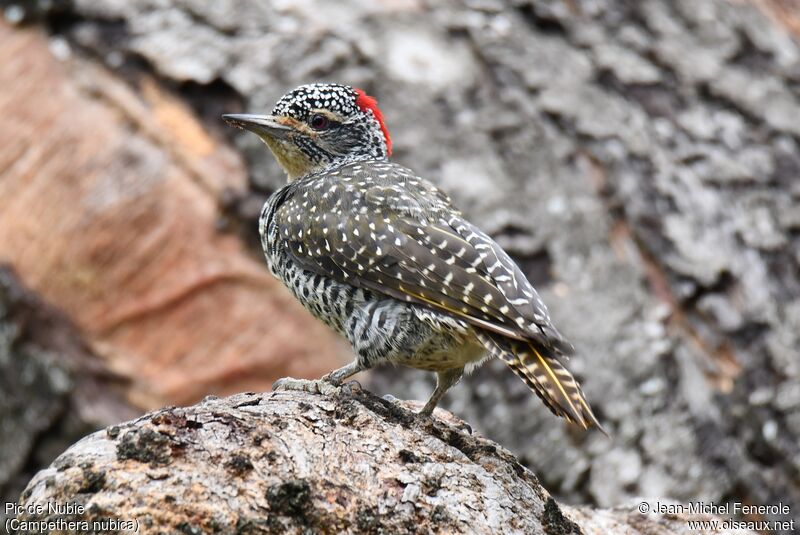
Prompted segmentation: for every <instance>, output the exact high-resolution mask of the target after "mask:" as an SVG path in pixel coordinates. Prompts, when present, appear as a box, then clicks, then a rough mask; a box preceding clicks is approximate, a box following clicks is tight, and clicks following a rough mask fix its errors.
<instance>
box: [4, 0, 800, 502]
mask: <svg viewBox="0 0 800 535" xmlns="http://www.w3.org/2000/svg"><path fill="white" fill-rule="evenodd" d="M49 6H50V7H49V9H50V11H46V12H40V13H39V15H38V16H43V17H45V18H44V19H42V20H44V23H45V24H47V25H48V26H49V28H50V30H51V31H52V32H53V35H54V37H53V39H52V41H51V44H52V46H51V48H53V50H55V51H56V52H58V53H59V54H61V55H69V53H70V52H73V53H75V54H73V55H87V56H90V57H93V58H95V59H96V60H98V61H100V62H104V63H106V65H108V66H109V67H111V68H112V69H115V70H116V71H117V72H118V73H120V74H121V75H122V76H126V77H128V78H129V79H131V80H133V81H134V83H135V82H136V80H138V79H140V77H142V76H152V77H154V78H155V79H156V80H157V81H158V83H159V84H162V86H165V87H170V88H172V89H174V90H175V91H177V92H178V93H179V94H180V95H182V96H183V97H184V98H185V99H186V100H187V101H188V102H190V103H192V104H193V105H194V106H195V110H196V111H197V113H198V115H200V116H201V117H203V118H205V119H206V126H207V128H209V129H211V130H215V129H216V130H217V131H220V130H221V128H222V127H221V126H220V125H219V122H218V119H217V117H216V115H217V114H218V112H219V111H221V110H220V107H221V106H222V105H223V103H238V104H239V105H240V106H241V109H243V110H247V111H254V112H260V111H266V110H268V109H269V108H270V107H271V105H272V103H273V102H274V100H275V99H276V98H277V97H279V96H280V95H281V94H282V93H284V92H285V91H286V90H287V89H289V88H291V87H293V86H294V85H296V84H298V83H305V82H309V81H314V80H334V81H340V82H346V83H352V84H354V85H358V86H362V87H365V88H366V89H367V90H368V91H370V92H371V93H373V94H376V95H377V96H378V97H380V101H381V104H382V109H383V110H384V113H385V115H386V117H387V121H388V123H389V127H390V130H391V132H392V133H393V139H394V142H395V143H394V144H395V148H396V152H395V155H396V159H397V160H398V161H400V162H401V163H404V164H407V165H409V166H411V167H412V168H414V169H415V170H417V171H418V172H420V173H421V174H424V175H426V176H428V177H430V178H431V179H432V180H434V181H436V182H438V183H439V184H440V185H441V186H442V187H443V188H445V189H446V190H448V191H449V192H450V193H452V195H453V197H455V199H456V200H457V202H458V203H459V204H460V205H461V207H462V208H463V209H464V210H465V212H466V213H467V215H468V216H469V217H470V218H471V219H472V220H474V221H475V222H476V223H477V224H479V225H480V226H481V227H483V228H484V229H485V230H487V231H488V232H490V233H491V234H493V235H494V236H495V237H496V238H497V239H498V240H499V241H500V243H501V244H502V245H503V246H504V247H506V248H507V249H508V250H509V252H510V253H512V254H513V256H514V257H515V258H516V259H517V260H518V261H519V262H520V263H521V264H522V266H523V267H524V269H525V271H526V272H527V274H528V275H529V276H530V278H531V280H532V281H533V282H534V283H535V284H536V285H537V287H539V288H540V289H541V290H542V293H543V297H544V299H545V301H546V302H547V303H548V304H549V305H550V308H551V311H552V315H553V317H554V319H555V321H556V323H557V324H558V325H559V328H560V330H561V331H562V332H564V333H565V334H566V335H567V336H568V337H570V338H571V339H572V340H573V341H574V342H575V344H576V346H577V348H578V356H577V357H576V358H574V359H573V360H572V362H571V363H570V367H571V368H572V369H573V370H575V371H576V372H577V374H578V375H580V376H581V377H582V378H583V384H584V385H585V391H586V394H587V397H588V398H589V399H590V400H591V401H592V403H593V406H594V407H596V408H597V412H598V416H599V417H600V419H601V420H602V421H603V424H604V425H605V426H606V427H607V428H608V429H609V431H610V433H611V435H612V436H613V439H614V441H613V444H612V445H611V446H609V445H608V443H606V442H605V441H604V439H603V438H602V437H601V436H599V435H595V434H588V435H587V434H580V433H572V432H571V430H570V429H569V428H567V427H563V426H561V425H560V424H559V423H557V422H555V421H554V420H553V419H552V418H551V417H550V416H549V414H548V413H547V412H546V410H545V409H544V408H543V407H542V406H541V405H540V404H539V402H538V400H536V399H535V398H534V397H533V396H531V395H530V393H529V392H528V391H527V389H526V387H525V386H524V385H523V384H522V383H520V382H518V381H517V380H516V379H515V378H513V377H512V376H511V374H509V373H507V372H506V371H505V370H503V369H502V367H501V366H498V365H490V366H486V367H485V368H483V369H481V370H479V371H478V372H477V373H476V374H475V375H474V376H473V377H471V378H469V379H467V380H465V381H464V382H463V383H462V384H461V385H460V386H459V387H457V388H456V389H455V390H454V391H453V393H452V394H451V395H450V396H448V398H447V399H446V403H447V405H448V406H449V407H450V408H451V409H452V410H453V411H454V412H455V413H456V414H458V415H459V416H461V417H463V418H465V419H466V420H467V421H469V422H471V423H472V424H473V425H474V426H475V427H476V428H477V429H479V430H480V431H481V432H482V433H483V434H485V435H487V436H489V437H491V438H492V439H494V440H496V441H498V442H499V443H501V444H503V445H504V446H506V447H508V448H509V449H510V450H512V451H513V452H515V453H516V454H518V455H519V456H520V459H521V462H523V463H524V464H526V465H528V466H530V467H531V468H533V469H534V470H535V471H536V473H537V474H539V476H540V478H541V479H542V481H543V483H544V484H545V486H546V487H547V488H548V489H550V490H551V491H552V492H553V493H554V494H555V495H557V496H559V497H561V498H563V499H564V500H566V501H571V502H577V503H595V504H598V505H600V506H604V507H605V506H612V505H615V504H618V503H623V502H625V501H626V500H628V499H630V498H631V497H633V496H637V495H644V496H672V497H675V498H677V499H680V500H698V499H700V500H706V501H715V502H720V501H725V500H736V501H742V502H750V503H756V504H767V503H777V502H781V501H782V502H783V503H788V504H790V505H791V507H792V512H793V514H794V515H795V516H796V515H797V514H798V513H797V512H798V511H800V386H799V385H800V383H799V382H798V379H800V202H799V201H800V179H799V177H800V149H799V148H798V140H799V139H800V102H799V101H798V96H797V95H798V88H799V87H800V63H799V62H798V58H800V48H798V45H797V43H796V42H795V41H794V40H793V39H792V37H791V36H790V34H789V33H787V32H786V31H784V29H783V28H782V27H781V24H785V25H786V27H788V28H794V29H795V31H797V28H798V25H797V22H796V21H797V12H796V11H792V8H793V2H791V1H789V0H759V1H757V2H755V1H754V2H744V1H736V2H734V1H730V2H729V1H724V0H704V1H696V0H675V1H663V0H641V1H624V0H536V1H526V0H508V1H507V2H500V1H497V0H461V1H457V0H451V1H443V2H430V3H426V2H423V1H422V0H384V1H374V2H363V3H362V2H356V1H355V0H352V1H342V2H326V1H318V2H315V1H312V0H308V1H303V2H273V3H267V2H261V1H259V0H238V1H233V0H218V1H215V2H201V1H191V0H173V1H166V0H165V1H161V2H156V1H152V2H147V1H140V2H132V1H128V0H75V1H73V2H70V3H68V4H67V3H59V2H56V3H51V4H49ZM53 6H56V7H53ZM758 6H761V7H764V8H766V9H765V10H764V11H766V12H767V13H768V14H769V16H766V15H764V14H763V12H762V11H760V10H759V9H758ZM30 13H31V15H30V16H31V18H32V19H33V18H35V16H37V15H36V12H35V10H31V11H30ZM228 105H229V106H230V107H231V108H233V107H234V106H233V104H228ZM225 111H239V110H238V109H227V110H225ZM173 132H174V131H173ZM235 143H236V145H237V146H238V147H239V148H240V149H241V150H243V151H244V153H245V154H246V157H247V159H248V164H249V169H250V170H251V173H252V175H251V181H250V190H251V192H245V191H240V192H238V193H236V194H228V195H225V196H224V200H225V202H224V204H225V206H226V207H227V208H228V211H229V215H231V216H233V218H234V219H239V220H241V221H243V222H244V224H245V227H244V228H247V229H251V230H250V234H249V236H250V237H251V238H252V233H253V232H254V229H255V223H254V218H255V214H256V213H257V209H256V210H254V209H253V206H258V199H259V198H262V197H260V196H261V195H263V193H264V192H265V191H267V192H268V191H270V190H272V189H274V188H275V187H276V186H277V185H278V184H279V183H280V182H281V181H282V176H281V173H280V172H279V170H278V169H277V167H276V166H275V164H274V162H273V161H272V159H271V157H270V155H269V154H268V153H267V151H266V150H264V148H263V146H261V145H260V144H259V143H258V142H257V141H256V140H255V139H254V138H253V137H252V136H249V137H248V136H243V137H236V138H235ZM0 146H3V145H0ZM252 192H257V193H252ZM252 241H253V240H251V242H252ZM309 324H310V323H309ZM154 379H155V378H154ZM371 381H372V382H371V385H372V388H374V389H375V390H376V391H379V392H381V393H392V394H393V395H395V396H398V397H409V398H425V397H426V396H427V395H428V394H429V392H430V389H431V387H432V381H431V379H430V378H428V377H426V376H423V375H421V374H414V373H405V372H400V373H398V372H396V371H391V372H389V373H385V372H383V373H381V372H378V373H376V374H373V376H372V378H371Z"/></svg>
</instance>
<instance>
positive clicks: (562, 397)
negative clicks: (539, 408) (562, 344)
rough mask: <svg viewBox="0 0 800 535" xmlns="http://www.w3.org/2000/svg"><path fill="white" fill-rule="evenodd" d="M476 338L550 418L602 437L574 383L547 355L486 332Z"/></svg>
mask: <svg viewBox="0 0 800 535" xmlns="http://www.w3.org/2000/svg"><path fill="white" fill-rule="evenodd" d="M479 338H480V340H481V342H482V343H483V345H484V346H486V348H487V349H488V350H489V352H490V353H491V354H492V355H493V356H495V357H497V358H499V359H501V360H502V361H503V362H505V363H506V364H507V365H508V367H509V368H511V370H512V371H513V372H514V373H515V374H517V376H519V378H520V379H522V380H523V381H525V384H527V385H528V387H529V388H530V389H531V390H533V391H534V392H535V393H536V395H537V396H539V398H540V399H541V400H542V401H543V402H544V404H545V405H547V408H548V409H550V411H552V413H553V414H555V415H556V416H561V417H562V418H565V419H566V420H567V421H569V422H573V423H576V424H578V425H580V426H582V427H583V428H584V429H588V428H589V427H591V426H592V425H595V426H597V428H598V429H600V430H601V431H602V432H603V433H605V430H604V429H603V427H602V426H601V425H600V423H599V422H598V421H597V418H595V415H594V413H593V412H592V409H591V408H590V407H589V404H588V403H587V402H586V398H585V397H584V395H583V391H582V390H581V387H580V385H579V384H578V381H576V380H575V378H574V377H573V376H572V374H571V373H570V372H569V370H567V369H566V368H565V367H564V366H563V365H562V364H561V362H559V361H558V359H557V358H556V357H555V356H554V355H553V354H552V352H551V351H547V350H546V349H544V348H542V347H541V346H538V347H537V344H536V343H535V342H532V341H527V340H514V339H512V338H507V337H504V336H501V335H496V334H494V333H489V332H486V331H484V332H482V333H480V334H479Z"/></svg>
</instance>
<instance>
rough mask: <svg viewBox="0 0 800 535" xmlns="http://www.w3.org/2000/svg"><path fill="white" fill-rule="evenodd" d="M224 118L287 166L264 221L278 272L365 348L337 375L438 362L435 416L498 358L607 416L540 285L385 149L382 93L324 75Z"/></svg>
mask: <svg viewBox="0 0 800 535" xmlns="http://www.w3.org/2000/svg"><path fill="white" fill-rule="evenodd" d="M321 117H322V119H321ZM226 120H228V121H229V122H231V123H233V124H235V125H237V126H241V127H243V128H247V129H249V130H252V131H254V132H256V133H257V134H259V135H260V136H261V137H262V139H264V141H265V142H266V143H267V144H268V146H269V147H270V149H272V151H273V153H274V154H275V155H276V157H277V158H278V161H279V162H280V163H281V164H282V165H283V167H284V168H285V169H286V170H287V173H288V175H289V179H290V181H289V183H288V184H287V185H286V186H284V187H283V188H281V189H280V190H279V191H277V192H275V193H274V194H273V195H272V196H271V197H270V199H269V200H268V201H267V203H266V205H265V206H264V209H263V211H262V215H261V220H260V228H259V230H260V233H261V237H262V244H263V246H264V251H265V254H266V258H267V263H268V265H269V268H270V270H271V271H272V273H273V274H275V275H276V276H277V277H278V278H279V279H281V280H282V281H283V282H284V283H285V284H286V285H287V286H288V287H289V289H290V290H291V291H292V292H293V293H294V295H295V296H296V297H297V298H298V299H299V300H300V301H301V302H302V303H303V304H304V305H305V306H306V308H308V309H309V310H310V311H311V312H312V313H313V314H314V315H315V316H316V317H318V318H319V319H321V320H322V321H324V322H325V323H327V324H328V325H329V326H331V327H332V328H333V329H335V330H336V331H337V332H339V333H341V334H342V335H344V336H345V337H346V338H347V339H348V340H349V341H350V343H351V344H352V346H353V348H354V351H355V353H356V359H355V361H354V362H353V363H352V364H350V365H348V366H346V367H344V368H342V369H340V370H336V371H334V372H332V373H331V374H330V375H329V376H326V378H327V379H328V380H330V381H331V382H334V383H340V382H341V381H342V380H344V379H345V378H347V377H349V376H350V375H352V374H354V373H356V372H358V371H360V370H362V369H367V368H370V367H372V366H374V365H376V364H379V363H382V362H391V363H396V364H402V365H405V366H411V367H414V368H420V369H424V370H430V371H435V372H437V374H438V382H437V388H436V390H435V391H434V393H433V395H432V396H431V399H430V400H429V401H428V403H427V404H426V406H425V408H424V409H423V412H424V413H428V414H429V413H430V412H431V411H432V410H433V409H434V407H435V406H436V404H437V403H438V401H439V399H441V397H442V395H443V394H444V393H445V391H446V390H447V389H448V388H449V387H450V386H452V385H453V384H455V383H456V382H458V379H459V378H460V377H461V375H462V373H463V372H464V370H465V368H466V369H467V370H469V369H470V368H471V367H472V366H475V365H476V364H478V363H480V362H481V361H482V360H483V359H484V358H486V357H487V356H488V357H497V358H500V359H502V360H503V361H504V362H505V363H506V364H507V365H508V366H509V367H510V368H511V369H512V370H513V371H514V372H515V373H516V374H517V375H518V376H520V377H521V378H522V379H523V380H524V381H525V383H526V384H527V385H528V386H529V387H530V388H531V389H533V390H534V392H536V394H537V395H538V396H539V397H540V398H541V399H542V400H543V401H544V403H545V404H546V405H547V406H548V407H549V408H550V410H551V411H553V412H554V413H555V414H556V415H558V416H562V417H564V418H566V419H567V420H569V421H572V422H575V423H578V424H580V425H582V426H584V427H589V426H590V425H592V424H594V425H598V424H597V420H596V418H595V416H594V415H593V413H592V411H591V409H590V408H589V405H588V403H587V402H586V400H585V398H584V395H583V393H582V391H581V389H580V386H579V385H578V383H577V381H576V380H575V379H574V378H573V377H572V375H571V374H570V373H569V371H567V369H566V368H564V366H563V365H562V364H561V361H560V359H562V358H564V357H566V356H567V355H569V354H570V353H572V351H573V350H572V346H571V345H570V344H569V343H568V342H567V341H566V340H564V338H563V337H562V336H561V334H560V333H559V332H558V331H557V330H556V329H555V327H554V326H553V325H552V322H551V320H550V316H549V314H548V312H547V308H546V307H545V305H544V303H543V302H542V300H541V299H540V298H539V295H538V294H537V292H536V291H535V290H534V288H533V287H532V286H531V284H530V283H529V282H528V280H527V279H526V277H525V275H524V274H523V273H522V272H521V271H520V269H519V267H518V266H517V265H516V264H515V263H514V262H513V261H512V260H511V259H510V258H509V256H508V255H507V254H506V253H505V252H504V251H503V250H502V249H501V248H500V246H499V245H497V243H495V242H494V241H493V240H492V239H491V238H490V237H489V236H487V235H486V234H484V233H483V232H482V231H480V230H479V229H478V228H477V227H475V226H474V225H472V224H471V223H469V222H468V221H467V220H466V219H464V218H463V216H462V215H461V213H460V212H459V211H458V210H456V209H455V208H454V207H453V206H452V203H451V201H450V199H449V198H448V197H447V195H445V194H444V193H443V192H441V191H440V190H439V189H437V188H436V187H435V186H434V185H433V184H431V183H430V182H428V181H427V180H425V179H423V178H420V177H418V176H416V175H415V174H414V173H413V172H412V171H410V170H409V169H407V168H405V167H402V166H400V165H397V164H394V163H391V162H389V161H388V159H387V158H388V156H389V155H390V154H391V141H390V139H389V136H388V132H387V130H386V127H385V124H384V121H383V118H382V115H381V114H380V111H379V110H378V108H377V104H376V103H375V101H374V99H372V98H371V97H367V96H366V95H365V93H364V92H363V91H361V90H358V89H354V88H351V87H349V86H341V85H335V84H313V85H310V86H301V87H300V88H298V89H295V90H294V91H293V92H291V93H289V94H287V95H286V96H284V97H283V98H282V99H281V100H280V101H279V102H278V104H277V105H276V107H275V109H274V110H273V115H271V116H248V115H244V116H242V115H233V116H226Z"/></svg>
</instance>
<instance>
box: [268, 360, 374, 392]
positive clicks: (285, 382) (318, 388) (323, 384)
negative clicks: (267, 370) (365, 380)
mask: <svg viewBox="0 0 800 535" xmlns="http://www.w3.org/2000/svg"><path fill="white" fill-rule="evenodd" d="M363 369H365V367H364V366H363V365H362V364H361V363H359V361H358V360H354V361H353V362H351V363H350V364H348V365H347V366H342V367H341V368H339V369H338V370H334V371H332V372H331V373H328V374H326V375H323V376H322V378H320V379H295V378H294V377H283V378H281V379H278V380H277V381H275V382H274V383H273V384H272V390H299V391H301V392H311V393H313V394H330V393H334V392H336V391H337V390H338V387H339V386H340V385H341V384H342V382H344V380H345V379H347V378H348V377H350V376H352V375H355V374H356V373H358V372H360V371H361V370H363Z"/></svg>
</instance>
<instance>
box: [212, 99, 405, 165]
mask: <svg viewBox="0 0 800 535" xmlns="http://www.w3.org/2000/svg"><path fill="white" fill-rule="evenodd" d="M222 118H223V119H225V121H227V122H228V123H229V124H231V125H233V126H237V127H239V128H244V129H245V130H249V131H251V132H253V133H255V134H256V135H258V137H260V138H261V139H262V140H263V141H264V143H266V144H267V146H268V147H269V148H270V150H271V151H272V153H273V154H274V155H275V157H276V158H277V159H278V163H279V164H280V165H281V167H283V169H284V170H285V171H286V173H287V175H288V176H289V180H294V179H296V178H299V177H302V176H305V175H307V174H309V173H314V172H317V171H321V170H323V169H326V168H328V167H331V166H336V165H339V164H341V163H345V162H349V161H353V160H361V159H376V160H383V159H386V158H388V157H389V155H391V153H392V140H391V139H390V138H389V131H388V130H387V129H386V124H385V123H384V121H383V114H382V113H381V111H380V109H378V103H377V102H376V100H375V99H374V98H373V97H370V96H368V95H367V94H366V93H365V92H364V91H362V90H361V89H357V88H355V87H350V86H347V85H339V84H308V85H301V86H300V87H298V88H296V89H294V90H292V91H290V92H289V93H287V94H285V95H284V96H283V97H281V99H280V100H279V101H278V103H277V104H275V107H274V108H273V110H272V115H249V114H226V115H223V116H222Z"/></svg>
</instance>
